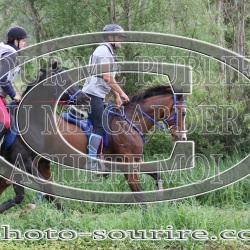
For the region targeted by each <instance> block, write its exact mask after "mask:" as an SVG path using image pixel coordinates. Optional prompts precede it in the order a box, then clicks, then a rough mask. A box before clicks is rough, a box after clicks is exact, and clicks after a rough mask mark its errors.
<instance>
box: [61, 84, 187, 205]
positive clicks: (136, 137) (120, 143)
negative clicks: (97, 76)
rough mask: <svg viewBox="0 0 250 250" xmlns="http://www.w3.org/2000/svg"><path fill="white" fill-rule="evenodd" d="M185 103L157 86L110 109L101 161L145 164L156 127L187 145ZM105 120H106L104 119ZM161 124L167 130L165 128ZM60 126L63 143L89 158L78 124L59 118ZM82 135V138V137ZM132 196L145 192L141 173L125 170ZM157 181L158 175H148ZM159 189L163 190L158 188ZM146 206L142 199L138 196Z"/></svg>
mask: <svg viewBox="0 0 250 250" xmlns="http://www.w3.org/2000/svg"><path fill="white" fill-rule="evenodd" d="M185 115H186V109H185V102H184V96H183V95H182V94H174V93H173V91H172V89H171V87H169V86H156V87H152V88H149V89H147V90H145V91H144V92H143V93H141V94H138V95H136V96H134V97H132V98H131V100H130V102H129V103H126V104H124V105H123V106H122V107H121V108H120V109H117V108H114V109H113V108H111V109H110V110H109V118H108V129H107V130H108V145H107V147H105V148H103V155H102V158H103V159H104V160H107V161H110V160H111V161H112V162H114V161H117V160H118V161H123V162H134V161H136V162H140V161H141V160H142V154H143V148H144V145H145V135H146V134H147V133H148V132H149V130H150V129H151V128H152V127H153V126H154V125H156V126H160V127H161V128H163V129H165V128H166V127H165V126H167V127H168V128H169V130H170V131H171V134H172V140H173V141H178V140H179V141H186V140H187V137H186V130H185ZM104 120H105V119H104ZM159 121H162V122H163V123H165V126H162V123H159ZM57 123H58V124H57V126H58V128H59V131H60V132H61V134H62V136H63V137H64V139H65V140H66V141H67V142H68V143H69V144H70V145H71V146H73V147H74V148H75V149H77V150H79V151H80V152H83V153H85V154H87V153H88V152H87V142H88V139H87V136H86V134H84V133H83V132H82V131H81V129H80V128H79V127H77V126H76V125H75V124H72V123H68V122H67V121H65V120H63V119H62V118H60V117H58V120H57ZM80 134H82V135H81V136H80ZM122 172H124V175H125V178H126V180H127V182H128V185H129V187H130V189H131V191H133V192H140V191H142V189H141V185H140V181H139V175H138V173H129V172H126V169H125V170H124V169H122ZM147 174H149V175H151V176H152V177H153V178H154V179H156V180H157V181H159V180H160V175H159V173H157V172H153V173H147ZM158 188H161V187H159V186H158ZM135 199H136V201H138V202H140V203H143V196H142V195H138V194H137V195H136V196H135Z"/></svg>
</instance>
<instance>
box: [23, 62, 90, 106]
mask: <svg viewBox="0 0 250 250" xmlns="http://www.w3.org/2000/svg"><path fill="white" fill-rule="evenodd" d="M47 78H50V79H51V81H52V83H53V85H54V86H55V101H56V100H58V98H59V96H57V95H58V93H59V92H60V91H59V90H62V89H63V90H65V91H64V93H63V95H62V96H61V98H60V101H59V102H62V103H63V102H65V103H75V104H78V105H87V104H88V103H89V101H90V98H89V97H88V96H87V95H86V94H84V93H83V92H82V91H81V90H79V89H78V87H77V86H76V85H72V84H73V80H72V79H71V77H70V76H69V75H68V74H67V73H66V72H65V71H64V70H63V69H62V68H60V67H58V65H57V62H54V63H53V64H51V69H49V70H46V69H40V70H39V74H38V77H37V78H36V80H34V81H33V82H31V83H30V84H28V86H27V88H26V90H25V91H24V93H23V95H22V96H24V95H25V94H26V93H27V92H28V91H29V90H30V89H32V88H33V87H34V86H35V85H36V84H38V83H40V82H41V81H43V80H45V79H47ZM70 85H72V86H71V87H69V88H68V86H70Z"/></svg>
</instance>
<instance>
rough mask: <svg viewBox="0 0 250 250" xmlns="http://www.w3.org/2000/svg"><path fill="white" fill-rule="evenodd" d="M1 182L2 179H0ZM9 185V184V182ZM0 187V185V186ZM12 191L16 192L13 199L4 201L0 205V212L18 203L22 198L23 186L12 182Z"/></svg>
mask: <svg viewBox="0 0 250 250" xmlns="http://www.w3.org/2000/svg"><path fill="white" fill-rule="evenodd" d="M1 182H2V180H1ZM5 182H6V180H5ZM9 185H10V184H9ZM1 187H2V186H1ZM13 188H14V191H15V193H16V197H15V198H14V199H10V200H7V201H5V202H4V203H2V204H1V205H0V213H3V212H4V211H6V210H8V209H10V208H12V207H14V206H15V205H17V204H20V203H21V202H22V201H23V199H24V187H22V186H19V185H16V184H13Z"/></svg>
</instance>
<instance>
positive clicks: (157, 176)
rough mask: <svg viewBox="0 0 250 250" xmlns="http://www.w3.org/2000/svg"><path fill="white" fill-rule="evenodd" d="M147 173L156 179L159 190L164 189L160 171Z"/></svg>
mask: <svg viewBox="0 0 250 250" xmlns="http://www.w3.org/2000/svg"><path fill="white" fill-rule="evenodd" d="M147 175H149V176H151V177H152V178H153V179H154V180H155V185H156V187H157V189H158V190H163V181H162V179H161V174H160V172H155V173H147Z"/></svg>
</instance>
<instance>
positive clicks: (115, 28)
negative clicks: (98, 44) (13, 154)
mask: <svg viewBox="0 0 250 250" xmlns="http://www.w3.org/2000/svg"><path fill="white" fill-rule="evenodd" d="M102 31H103V32H117V34H116V35H117V36H122V37H127V36H126V34H125V33H124V29H123V28H122V27H121V26H120V25H118V24H107V25H105V26H104V28H103V30H102Z"/></svg>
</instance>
